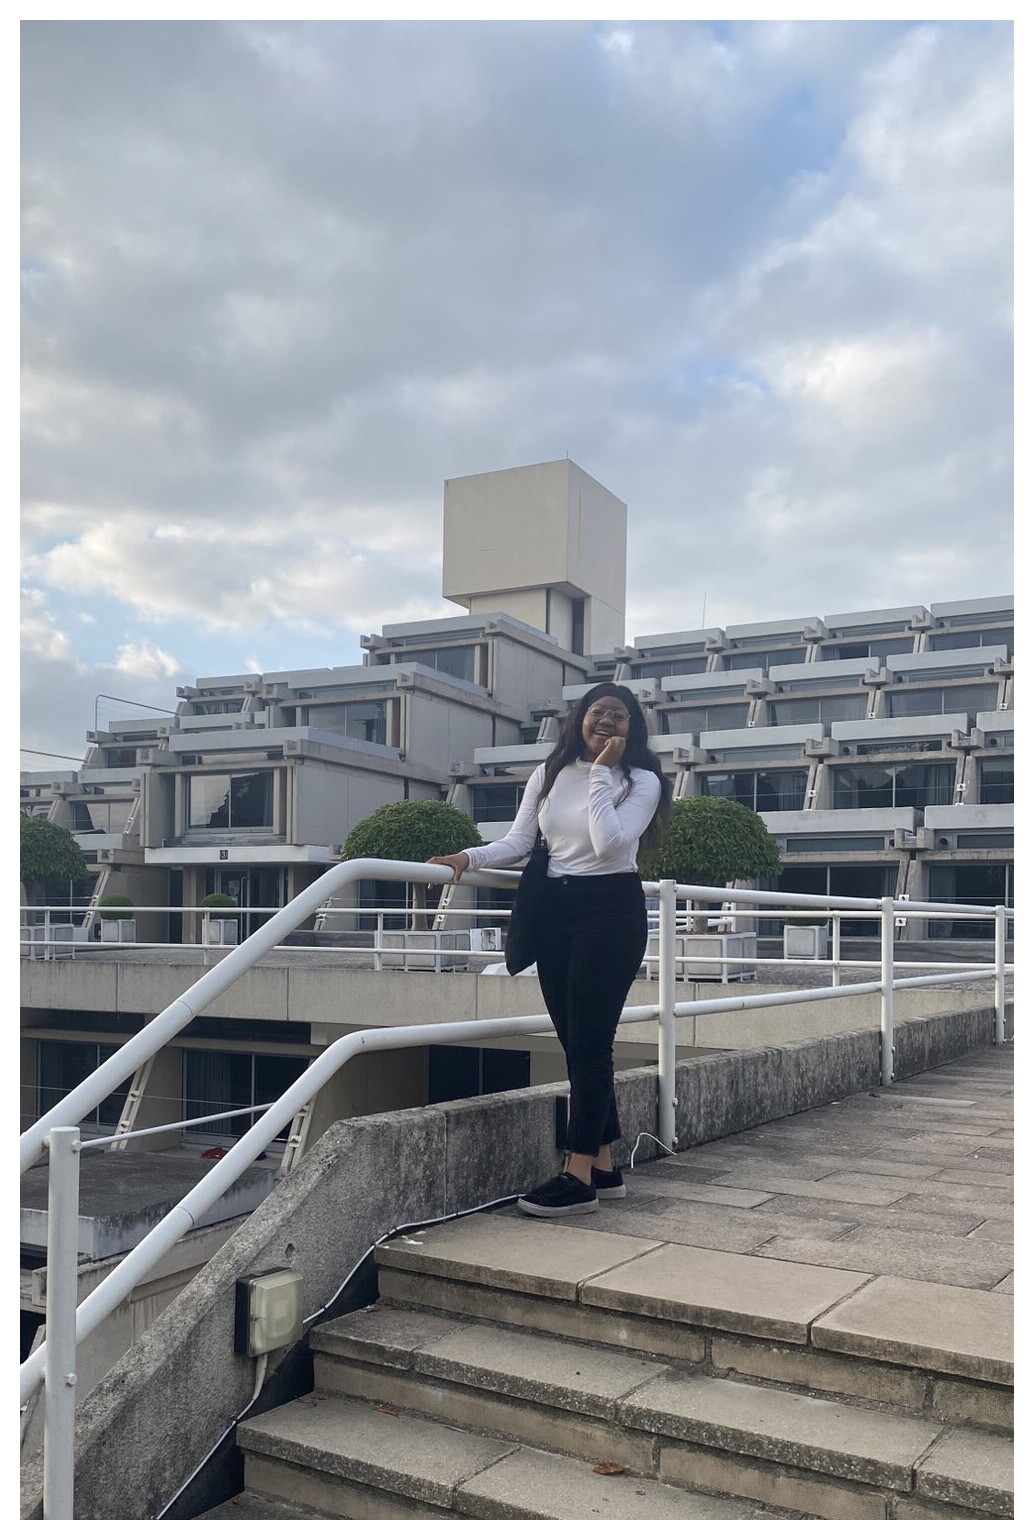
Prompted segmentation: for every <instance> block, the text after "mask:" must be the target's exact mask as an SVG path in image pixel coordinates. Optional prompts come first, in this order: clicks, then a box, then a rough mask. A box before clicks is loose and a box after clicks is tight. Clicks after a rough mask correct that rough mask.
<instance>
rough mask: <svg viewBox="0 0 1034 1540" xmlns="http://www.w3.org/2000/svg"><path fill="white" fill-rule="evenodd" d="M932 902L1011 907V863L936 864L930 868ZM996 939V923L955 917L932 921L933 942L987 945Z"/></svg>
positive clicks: (931, 933)
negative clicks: (982, 942) (982, 943)
mask: <svg viewBox="0 0 1034 1540" xmlns="http://www.w3.org/2000/svg"><path fill="white" fill-rule="evenodd" d="M930 898H931V899H933V900H934V901H935V902H936V903H942V904H987V905H988V906H989V907H992V908H993V907H994V905H996V904H1005V905H1007V906H1011V905H1012V904H1013V902H1014V896H1013V868H1012V863H1011V862H1010V861H995V862H989V863H988V864H987V865H984V864H983V863H982V862H976V861H974V862H970V861H960V862H959V863H958V864H957V865H956V864H955V863H952V862H943V863H942V862H939V861H938V862H933V863H931V865H930ZM993 935H994V919H993V917H989V918H988V919H987V920H968V919H963V918H961V916H957V915H956V916H952V917H951V918H945V919H943V920H931V921H930V939H931V940H932V941H949V940H951V941H954V940H959V941H986V940H989V939H990V938H991V937H993Z"/></svg>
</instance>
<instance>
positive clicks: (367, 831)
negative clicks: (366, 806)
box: [342, 800, 484, 923]
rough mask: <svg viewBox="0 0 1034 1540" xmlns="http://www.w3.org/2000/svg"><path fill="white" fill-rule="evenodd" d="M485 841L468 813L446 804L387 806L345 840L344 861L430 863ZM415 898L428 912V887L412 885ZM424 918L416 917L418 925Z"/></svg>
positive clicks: (390, 804) (428, 803)
mask: <svg viewBox="0 0 1034 1540" xmlns="http://www.w3.org/2000/svg"><path fill="white" fill-rule="evenodd" d="M483 844H484V840H483V839H482V838H481V836H480V834H479V833H478V831H477V825H476V824H474V823H472V822H471V820H470V819H469V818H468V817H467V815H466V813H461V812H460V810H459V808H455V807H450V806H449V804H448V803H447V802H435V801H431V800H427V801H423V802H388V803H385V805H384V807H379V808H378V809H377V811H376V812H375V813H371V814H370V816H369V818H364V819H363V820H362V822H361V823H357V824H356V825H355V827H354V828H353V829H352V831H351V833H350V834H349V836H348V838H347V839H346V840H345V846H344V853H343V857H342V859H343V860H345V861H357V860H363V859H368V860H375V861H429V860H430V858H431V857H432V856H449V855H452V854H453V852H454V851H457V850H466V849H467V847H468V846H471V845H483ZM413 888H414V898H415V902H416V904H417V906H418V907H419V909H420V910H421V911H423V910H424V909H426V906H427V898H428V884H426V883H423V882H417V883H414V884H413ZM423 918H424V915H423V913H422V912H421V914H420V915H419V916H417V917H415V923H419V922H420V921H422V920H423Z"/></svg>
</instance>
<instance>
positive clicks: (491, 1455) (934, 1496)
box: [203, 1210, 1012, 1519]
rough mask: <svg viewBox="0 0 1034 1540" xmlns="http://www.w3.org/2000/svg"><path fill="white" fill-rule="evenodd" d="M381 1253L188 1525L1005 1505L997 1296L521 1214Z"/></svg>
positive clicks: (1008, 1495) (245, 1431)
mask: <svg viewBox="0 0 1034 1540" xmlns="http://www.w3.org/2000/svg"><path fill="white" fill-rule="evenodd" d="M376 1261H377V1263H378V1268H379V1288H380V1298H379V1300H378V1302H377V1303H376V1304H374V1305H372V1306H370V1307H369V1308H367V1309H365V1310H362V1311H359V1312H357V1313H355V1314H353V1315H348V1316H344V1317H341V1318H339V1319H337V1320H335V1321H333V1322H331V1323H329V1324H327V1325H325V1326H322V1327H319V1328H316V1329H314V1330H313V1331H312V1333H311V1336H310V1345H311V1347H312V1350H313V1356H314V1366H315V1390H314V1392H313V1393H312V1394H310V1395H308V1396H305V1397H303V1398H302V1399H300V1400H299V1401H296V1402H293V1403H291V1404H289V1405H286V1406H282V1407H279V1408H277V1409H276V1410H273V1411H270V1412H266V1413H263V1414H262V1415H259V1416H257V1417H255V1418H253V1419H252V1420H251V1421H248V1422H245V1423H243V1424H242V1425H241V1426H240V1428H239V1429H238V1443H239V1445H240V1447H241V1449H242V1450H243V1452H244V1457H245V1480H246V1490H245V1491H244V1493H242V1494H241V1495H240V1497H238V1498H234V1499H232V1500H231V1501H230V1502H228V1503H225V1504H223V1505H222V1506H221V1507H220V1508H217V1509H214V1510H212V1511H211V1512H209V1513H207V1514H205V1515H203V1517H205V1518H219V1519H222V1518H230V1519H233V1518H242V1519H267V1518H268V1519H283V1518H293V1519H303V1518H312V1519H315V1518H326V1517H328V1516H332V1517H341V1518H356V1519H382V1518H414V1519H423V1518H470V1519H517V1518H523V1519H574V1518H579V1519H584V1518H614V1519H680V1518H705V1519H706V1518H717V1519H789V1518H824V1519H962V1518H973V1519H986V1518H1010V1517H1011V1516H1012V1438H1011V1432H1010V1430H1011V1426H1012V1389H1011V1385H1012V1350H1011V1307H1012V1301H1011V1299H1010V1298H1009V1297H1008V1296H1003V1295H999V1294H995V1293H993V1292H984V1291H980V1290H974V1289H964V1288H956V1287H953V1286H950V1285H942V1284H931V1283H923V1282H918V1281H913V1280H910V1279H905V1278H896V1277H884V1276H873V1275H872V1274H870V1273H862V1272H854V1271H850V1270H847V1269H842V1268H834V1267H819V1266H813V1265H809V1264H804V1263H796V1262H785V1261H780V1260H777V1259H773V1258H769V1257H759V1256H750V1255H742V1254H735V1255H733V1254H729V1253H724V1252H720V1251H715V1250H711V1249H704V1248H698V1247H693V1246H690V1245H682V1244H673V1243H664V1242H660V1243H659V1242H657V1241H656V1240H651V1239H644V1238H642V1237H636V1236H634V1235H629V1234H621V1233H618V1234H614V1233H607V1232H605V1231H601V1230H589V1229H585V1228H577V1227H576V1226H575V1225H573V1224H567V1225H565V1224H564V1223H563V1222H562V1221H548V1222H545V1223H543V1222H541V1221H535V1220H528V1219H525V1218H523V1217H522V1216H521V1215H519V1214H518V1213H517V1212H516V1210H504V1211H502V1212H496V1213H494V1214H481V1215H472V1216H469V1217H467V1218H465V1219H461V1220H455V1221H452V1222H451V1223H449V1224H446V1225H443V1226H440V1227H435V1228H433V1229H428V1230H425V1231H422V1232H416V1233H414V1234H410V1235H407V1236H404V1237H401V1238H398V1239H395V1240H393V1241H390V1242H388V1243H386V1244H384V1245H382V1246H379V1247H378V1248H377V1252H376Z"/></svg>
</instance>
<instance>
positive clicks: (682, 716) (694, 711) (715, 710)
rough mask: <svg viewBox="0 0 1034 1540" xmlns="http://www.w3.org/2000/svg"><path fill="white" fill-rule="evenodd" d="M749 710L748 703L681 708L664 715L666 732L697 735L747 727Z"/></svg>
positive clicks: (738, 702)
mask: <svg viewBox="0 0 1034 1540" xmlns="http://www.w3.org/2000/svg"><path fill="white" fill-rule="evenodd" d="M748 709H749V707H748V704H747V702H746V701H737V702H736V703H735V704H732V705H724V706H679V707H678V708H677V709H675V710H672V711H665V712H663V713H662V715H663V717H664V720H665V724H666V725H665V729H664V730H665V732H669V733H697V732H713V731H714V730H715V729H716V728H722V727H746V725H747V711H748Z"/></svg>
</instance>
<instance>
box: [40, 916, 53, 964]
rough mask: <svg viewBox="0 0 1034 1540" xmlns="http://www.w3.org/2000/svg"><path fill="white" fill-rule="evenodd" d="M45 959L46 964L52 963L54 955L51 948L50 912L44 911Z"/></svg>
mask: <svg viewBox="0 0 1034 1540" xmlns="http://www.w3.org/2000/svg"><path fill="white" fill-rule="evenodd" d="M43 957H44V959H45V961H46V962H52V961H53V958H54V953H53V951H52V950H51V946H50V910H49V909H44V911H43Z"/></svg>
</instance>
